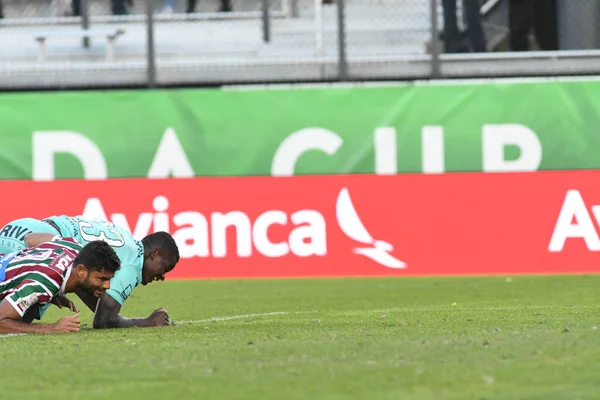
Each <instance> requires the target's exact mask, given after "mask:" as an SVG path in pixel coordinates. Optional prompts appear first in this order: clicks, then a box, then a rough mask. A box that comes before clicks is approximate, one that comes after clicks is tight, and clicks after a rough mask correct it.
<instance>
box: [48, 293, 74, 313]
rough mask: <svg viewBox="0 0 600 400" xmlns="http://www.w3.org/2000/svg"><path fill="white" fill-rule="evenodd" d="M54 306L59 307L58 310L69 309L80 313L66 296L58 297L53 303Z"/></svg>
mask: <svg viewBox="0 0 600 400" xmlns="http://www.w3.org/2000/svg"><path fill="white" fill-rule="evenodd" d="M51 303H52V304H54V305H55V306H57V307H58V308H63V307H67V308H68V309H69V310H71V311H73V312H76V313H78V312H79V309H78V308H77V306H76V305H75V303H73V302H72V301H71V300H69V298H68V297H66V296H56V297H55V298H53V299H52V301H51Z"/></svg>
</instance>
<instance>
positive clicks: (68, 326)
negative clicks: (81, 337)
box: [53, 315, 81, 333]
mask: <svg viewBox="0 0 600 400" xmlns="http://www.w3.org/2000/svg"><path fill="white" fill-rule="evenodd" d="M53 325H54V329H53V331H54V332H56V333H72V332H79V326H80V325H81V321H80V320H79V315H69V316H66V317H62V318H61V319H59V320H58V321H57V322H56V323H55V324H53Z"/></svg>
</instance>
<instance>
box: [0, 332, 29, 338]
mask: <svg viewBox="0 0 600 400" xmlns="http://www.w3.org/2000/svg"><path fill="white" fill-rule="evenodd" d="M25 335H27V334H26V333H4V334H1V335H0V339H6V338H9V337H13V336H25Z"/></svg>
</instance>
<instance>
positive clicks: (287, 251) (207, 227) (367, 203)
mask: <svg viewBox="0 0 600 400" xmlns="http://www.w3.org/2000/svg"><path fill="white" fill-rule="evenodd" d="M599 181H600V171H554V172H535V173H506V174H486V173H451V174H440V175H421V174H414V175H393V176H375V175H329V176H296V177H286V178H275V177H243V178H192V179H157V180H148V179H114V180H105V181H54V182H29V181H11V182H8V181H3V182H1V183H0V187H1V188H2V192H3V206H4V207H2V209H1V210H0V219H1V220H2V221H3V222H4V223H7V222H9V221H11V220H13V219H17V218H21V217H26V216H32V217H38V218H43V217H47V216H49V215H53V214H68V215H78V214H85V215H87V216H92V217H104V216H105V217H106V218H107V219H109V220H111V221H113V222H114V223H117V224H121V225H124V226H126V227H128V228H129V229H130V230H131V231H133V232H134V236H135V237H136V238H138V239H139V238H141V237H143V236H144V235H146V234H148V233H150V232H153V231H155V230H166V231H169V232H170V233H171V234H173V235H174V237H175V238H176V240H177V241H178V244H179V247H180V252H181V255H182V260H181V261H180V263H179V265H178V266H177V268H176V269H175V270H174V271H173V272H172V273H170V274H169V276H168V277H169V278H170V279H173V278H180V279H181V278H185V279H187V278H233V277H239V278H261V277H273V278H275V277H335V276H388V275H389V276H392V275H394V276H411V275H412V276H414V275H424V276H427V275H482V274H568V273H596V272H598V271H600V258H599V255H598V252H599V251H600V238H599V237H598V232H599V230H598V229H599V226H598V219H600V206H594V204H600V185H598V183H597V182H599ZM561 210H562V212H561ZM559 215H560V216H561V217H560V218H559ZM596 216H598V218H597V217H596ZM555 227H556V229H555Z"/></svg>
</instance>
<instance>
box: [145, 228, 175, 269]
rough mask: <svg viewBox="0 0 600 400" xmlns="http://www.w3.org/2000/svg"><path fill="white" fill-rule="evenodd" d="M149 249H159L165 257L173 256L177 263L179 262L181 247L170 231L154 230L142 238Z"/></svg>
mask: <svg viewBox="0 0 600 400" xmlns="http://www.w3.org/2000/svg"><path fill="white" fill-rule="evenodd" d="M142 243H143V244H144V247H145V248H147V249H158V252H159V253H161V255H162V256H163V257H170V258H173V261H174V262H175V264H177V263H178V262H179V247H177V243H176V242H175V239H173V236H171V234H169V233H168V232H163V231H160V232H154V233H151V234H149V235H148V236H146V237H145V238H143V239H142Z"/></svg>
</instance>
